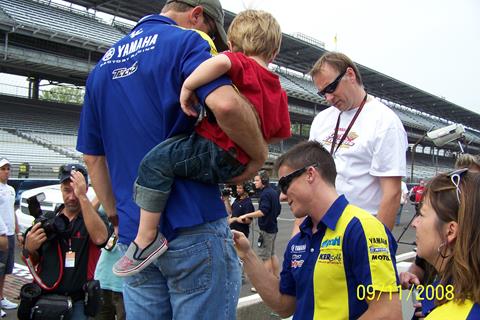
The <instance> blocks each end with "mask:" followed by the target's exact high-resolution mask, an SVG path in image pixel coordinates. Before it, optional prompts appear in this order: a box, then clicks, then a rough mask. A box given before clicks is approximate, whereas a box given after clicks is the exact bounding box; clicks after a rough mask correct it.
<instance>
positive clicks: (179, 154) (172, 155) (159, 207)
mask: <svg viewBox="0 0 480 320" xmlns="http://www.w3.org/2000/svg"><path fill="white" fill-rule="evenodd" d="M244 170H245V166H244V165H242V164H241V163H240V162H238V161H237V160H236V159H235V157H234V156H233V155H231V154H230V153H228V152H226V151H224V150H223V149H221V148H219V147H218V146H217V145H216V144H214V143H213V142H212V141H210V140H207V139H205V138H203V137H201V136H199V135H197V134H196V133H192V134H191V135H189V136H187V135H179V136H175V137H173V138H170V139H167V140H165V141H163V142H162V143H160V144H159V145H157V146H156V147H154V148H153V149H152V150H150V152H149V153H147V155H145V157H144V158H143V160H142V162H141V163H140V167H139V168H138V178H137V180H136V181H135V186H134V192H133V197H134V200H135V202H136V203H137V205H138V206H139V207H141V208H143V209H145V210H148V211H151V212H163V210H164V209H165V205H166V203H167V200H168V196H169V195H170V191H171V189H172V185H173V181H174V179H175V177H182V178H188V179H192V180H195V181H200V182H205V183H220V182H227V181H229V180H231V178H233V177H236V176H238V175H240V174H241V173H242V172H243V171H244Z"/></svg>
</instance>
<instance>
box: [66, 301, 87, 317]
mask: <svg viewBox="0 0 480 320" xmlns="http://www.w3.org/2000/svg"><path fill="white" fill-rule="evenodd" d="M70 319H71V320H87V319H88V316H86V315H85V303H84V302H83V300H79V301H77V302H74V303H73V313H72V316H71V318H70Z"/></svg>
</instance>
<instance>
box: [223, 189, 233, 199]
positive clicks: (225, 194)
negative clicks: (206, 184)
mask: <svg viewBox="0 0 480 320" xmlns="http://www.w3.org/2000/svg"><path fill="white" fill-rule="evenodd" d="M221 193H222V196H223V197H227V196H231V195H232V188H230V187H225V188H223V189H222V190H221Z"/></svg>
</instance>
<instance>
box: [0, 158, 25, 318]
mask: <svg viewBox="0 0 480 320" xmlns="http://www.w3.org/2000/svg"><path fill="white" fill-rule="evenodd" d="M9 177H10V162H9V161H8V160H7V159H5V158H0V218H1V220H2V221H3V223H4V224H5V226H6V228H7V230H6V236H7V238H8V248H7V250H6V251H0V263H1V264H4V266H3V265H2V268H0V307H1V308H2V309H15V308H16V307H17V306H18V305H17V304H16V303H13V302H11V301H9V300H8V299H7V298H5V297H4V296H3V285H4V283H5V276H6V275H7V274H11V273H12V271H13V264H14V250H15V232H17V237H18V240H19V241H23V237H22V236H21V233H20V232H19V230H18V225H17V221H16V220H17V219H16V218H15V213H14V204H15V189H13V187H12V186H9V185H8V184H7V181H8V178H9Z"/></svg>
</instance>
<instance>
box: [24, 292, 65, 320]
mask: <svg viewBox="0 0 480 320" xmlns="http://www.w3.org/2000/svg"><path fill="white" fill-rule="evenodd" d="M72 312H73V302H72V298H70V297H68V296H64V295H59V294H45V295H42V296H40V298H39V299H38V300H37V303H36V304H35V306H34V307H33V309H32V318H31V319H34V320H52V319H60V320H68V319H70V317H71V316H72Z"/></svg>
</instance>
